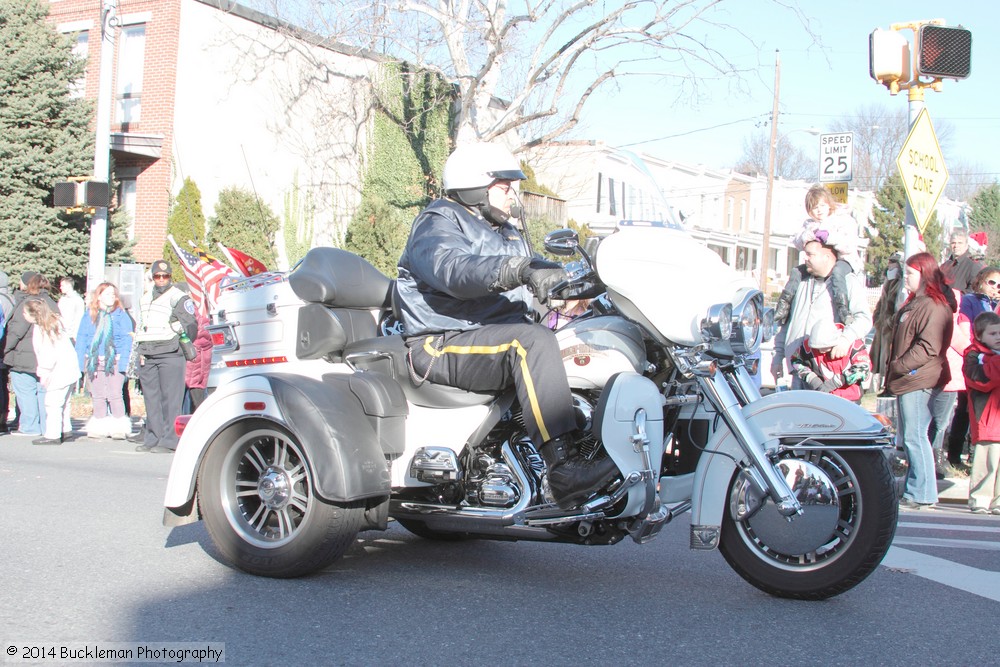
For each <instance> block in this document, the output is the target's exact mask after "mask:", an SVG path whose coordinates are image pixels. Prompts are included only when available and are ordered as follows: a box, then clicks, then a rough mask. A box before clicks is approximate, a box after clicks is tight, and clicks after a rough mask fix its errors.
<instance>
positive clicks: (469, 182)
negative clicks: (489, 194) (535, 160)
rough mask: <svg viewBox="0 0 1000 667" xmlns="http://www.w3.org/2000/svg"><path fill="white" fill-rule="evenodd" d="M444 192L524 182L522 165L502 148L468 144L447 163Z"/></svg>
mask: <svg viewBox="0 0 1000 667" xmlns="http://www.w3.org/2000/svg"><path fill="white" fill-rule="evenodd" d="M442 176H443V178H442V180H443V181H444V183H443V185H444V191H445V192H447V193H451V192H454V191H456V190H472V189H475V188H488V187H489V186H490V185H491V184H492V183H493V181H496V180H503V181H521V180H524V178H525V176H524V172H523V171H521V164H520V163H519V162H518V161H517V158H515V157H514V156H513V155H512V154H511V152H510V151H509V150H507V149H506V148H505V147H503V146H501V145H500V144H489V143H477V144H464V145H462V146H459V147H458V148H456V149H455V151H454V152H453V153H452V154H451V155H449V156H448V160H447V161H446V162H445V163H444V174H443V175H442Z"/></svg>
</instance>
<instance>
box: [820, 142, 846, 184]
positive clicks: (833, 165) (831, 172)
mask: <svg viewBox="0 0 1000 667" xmlns="http://www.w3.org/2000/svg"><path fill="white" fill-rule="evenodd" d="M853 163H854V133H853V132H835V133H832V134H821V135H819V181H820V183H828V182H834V181H849V180H851V177H852V176H853V174H852V171H853V169H854V167H853Z"/></svg>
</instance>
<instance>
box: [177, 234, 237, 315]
mask: <svg viewBox="0 0 1000 667" xmlns="http://www.w3.org/2000/svg"><path fill="white" fill-rule="evenodd" d="M169 239H170V245H171V246H173V248H174V252H176V253H177V257H178V258H180V260H181V269H183V270H184V277H185V278H187V282H188V285H190V286H191V299H192V300H193V301H194V303H195V306H197V308H198V310H199V311H200V312H202V313H208V312H209V311H210V310H212V309H213V308H215V303H216V302H217V301H218V300H219V288H220V287H221V283H222V279H223V278H226V277H228V276H237V277H238V276H239V274H238V273H237V272H236V271H235V270H233V269H231V268H229V267H228V266H226V265H225V264H223V263H222V262H220V261H219V260H218V259H216V258H214V257H212V256H211V255H209V254H208V253H206V252H205V251H203V250H201V249H199V248H198V247H195V248H194V252H190V251H188V250H185V249H184V248H181V247H180V246H178V245H177V243H176V242H175V241H174V239H173V237H172V236H171V237H169Z"/></svg>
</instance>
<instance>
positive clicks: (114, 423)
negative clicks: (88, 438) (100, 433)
mask: <svg viewBox="0 0 1000 667" xmlns="http://www.w3.org/2000/svg"><path fill="white" fill-rule="evenodd" d="M108 421H109V422H110V424H111V425H110V428H109V432H108V435H109V436H111V439H112V440H125V439H126V438H128V437H129V436H130V435H132V420H131V419H130V418H129V417H127V416H126V417H108Z"/></svg>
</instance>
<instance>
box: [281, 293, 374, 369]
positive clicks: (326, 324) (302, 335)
mask: <svg viewBox="0 0 1000 667" xmlns="http://www.w3.org/2000/svg"><path fill="white" fill-rule="evenodd" d="M295 335H296V340H295V356H297V357H298V358H299V359H328V360H329V361H335V362H336V361H341V360H342V359H343V352H344V348H345V347H347V346H348V345H349V344H351V343H353V342H355V341H358V340H364V339H366V338H374V337H375V320H374V319H372V314H371V313H370V312H369V311H367V310H351V309H348V308H328V307H326V306H324V305H322V304H319V303H308V304H306V305H304V306H302V307H301V308H300V309H299V321H298V328H297V330H296V334H295Z"/></svg>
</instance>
